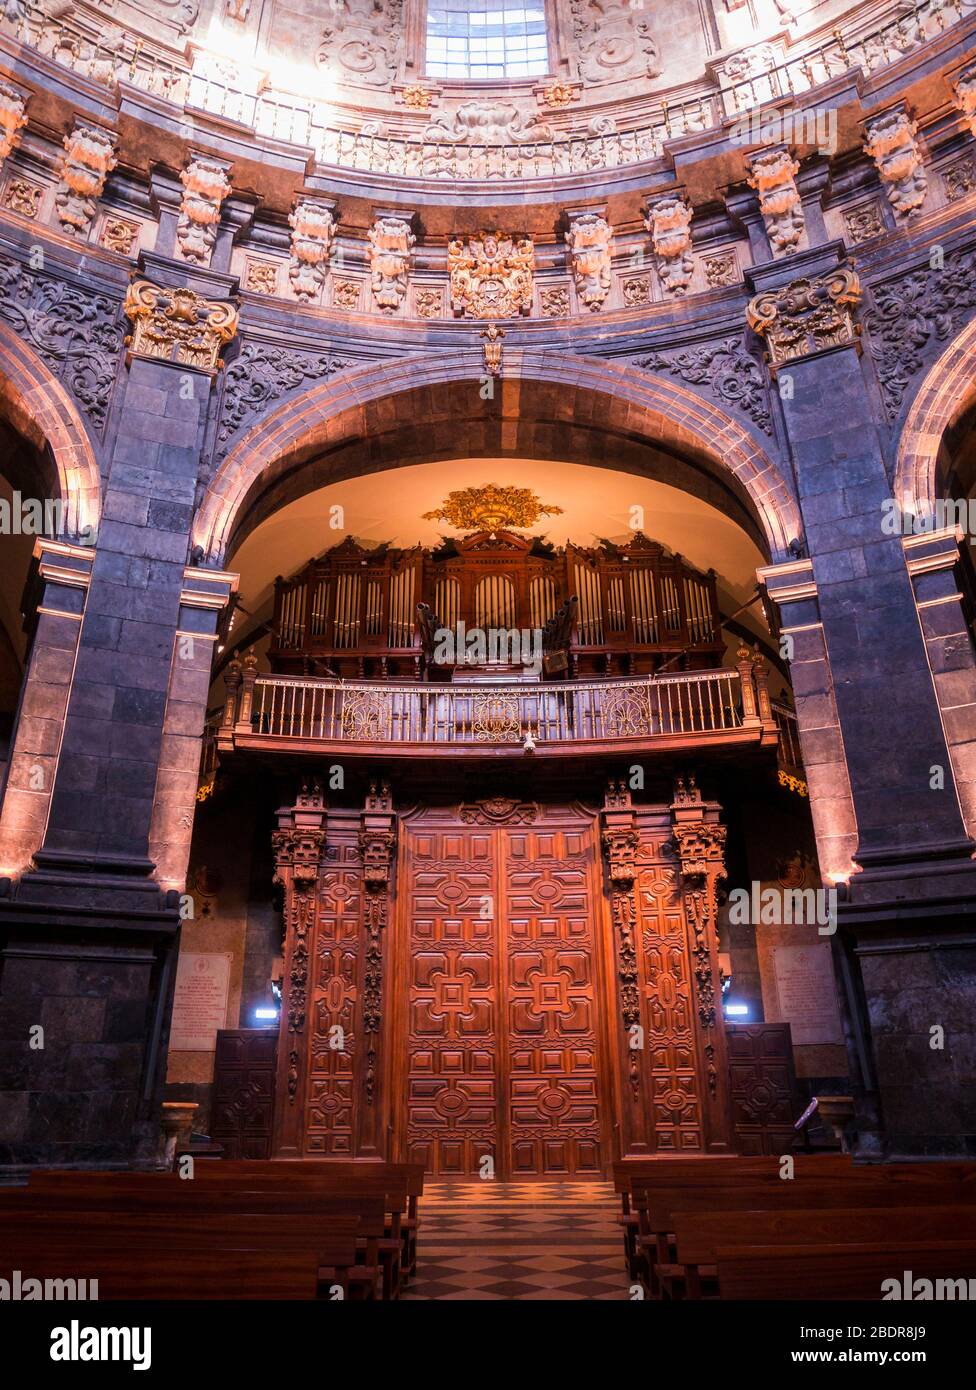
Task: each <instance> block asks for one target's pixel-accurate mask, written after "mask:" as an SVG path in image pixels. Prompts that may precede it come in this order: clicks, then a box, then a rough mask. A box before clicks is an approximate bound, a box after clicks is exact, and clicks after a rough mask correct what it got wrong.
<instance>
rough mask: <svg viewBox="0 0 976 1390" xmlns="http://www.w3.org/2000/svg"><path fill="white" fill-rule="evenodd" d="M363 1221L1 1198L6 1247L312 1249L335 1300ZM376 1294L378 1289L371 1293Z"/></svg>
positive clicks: (149, 1254) (151, 1254)
mask: <svg viewBox="0 0 976 1390" xmlns="http://www.w3.org/2000/svg"><path fill="white" fill-rule="evenodd" d="M359 1226H360V1222H359V1218H358V1217H355V1216H352V1217H351V1216H345V1215H343V1216H320V1215H312V1214H310V1213H302V1214H301V1215H299V1216H284V1217H282V1216H280V1215H275V1216H271V1215H260V1216H259V1215H255V1214H254V1213H253V1212H229V1213H220V1214H212V1213H208V1212H205V1211H194V1212H192V1213H182V1214H177V1213H174V1212H144V1213H140V1214H136V1215H131V1214H130V1213H128V1212H124V1211H123V1212H116V1211H91V1210H84V1211H82V1210H64V1211H50V1210H45V1209H39V1208H36V1207H34V1206H33V1205H31V1204H24V1203H21V1204H18V1203H16V1202H9V1201H4V1202H0V1249H2V1250H3V1251H4V1257H5V1258H7V1259H9V1258H10V1255H9V1252H10V1251H11V1250H12V1249H13V1250H16V1249H19V1248H20V1246H21V1244H22V1242H23V1241H24V1238H25V1236H26V1237H28V1238H30V1239H33V1238H34V1236H43V1237H44V1238H45V1239H48V1240H50V1241H51V1242H52V1244H56V1243H57V1242H58V1241H60V1240H62V1239H66V1240H70V1241H74V1242H77V1243H78V1244H83V1243H84V1242H85V1240H86V1239H88V1238H90V1239H91V1240H92V1241H93V1242H94V1243H95V1244H96V1245H98V1246H100V1247H104V1248H105V1249H109V1248H117V1249H120V1250H129V1251H138V1252H139V1258H141V1259H142V1260H144V1261H146V1262H148V1263H149V1264H151V1263H152V1261H153V1260H154V1259H155V1255H156V1252H157V1251H158V1250H171V1249H174V1248H178V1249H181V1250H186V1249H191V1250H192V1249H194V1248H199V1249H206V1250H220V1251H223V1252H224V1253H225V1256H226V1263H227V1265H228V1267H230V1268H233V1264H234V1257H235V1256H236V1254H237V1253H238V1252H240V1251H243V1250H253V1251H257V1252H262V1251H263V1252H267V1251H273V1250H280V1251H289V1252H292V1251H295V1252H298V1253H300V1254H301V1253H304V1252H306V1251H308V1250H314V1252H315V1255H316V1258H317V1261H318V1274H317V1278H318V1283H319V1286H320V1291H321V1296H323V1297H330V1298H331V1297H333V1294H332V1289H333V1288H334V1287H338V1288H339V1289H341V1291H342V1297H343V1298H344V1299H345V1298H348V1297H349V1291H350V1271H351V1269H352V1268H353V1266H354V1265H355V1264H356V1244H357V1239H358V1236H359ZM370 1294H372V1290H371V1291H370Z"/></svg>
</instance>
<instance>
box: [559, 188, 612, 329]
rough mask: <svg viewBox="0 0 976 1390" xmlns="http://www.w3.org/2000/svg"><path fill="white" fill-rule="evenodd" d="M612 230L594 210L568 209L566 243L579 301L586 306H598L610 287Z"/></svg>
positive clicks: (604, 219) (594, 307) (589, 307)
mask: <svg viewBox="0 0 976 1390" xmlns="http://www.w3.org/2000/svg"><path fill="white" fill-rule="evenodd" d="M612 240H613V232H612V230H611V227H610V224H609V222H608V221H607V219H606V218H605V217H603V216H601V214H600V213H597V212H571V213H570V214H569V231H568V232H567V233H566V245H567V246H568V247H569V254H570V258H571V263H572V267H573V278H574V280H575V281H576V293H577V294H578V295H579V299H580V303H581V304H585V305H586V307H587V308H588V309H591V310H596V309H599V308H600V307H601V305H602V304H603V302H604V300H605V299H606V297H607V294H608V293H609V291H610V263H611V249H610V246H611V242H612Z"/></svg>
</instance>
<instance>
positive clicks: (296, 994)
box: [271, 782, 326, 1106]
mask: <svg viewBox="0 0 976 1390" xmlns="http://www.w3.org/2000/svg"><path fill="white" fill-rule="evenodd" d="M325 815H326V807H325V798H324V796H323V794H322V788H321V786H320V785H319V783H318V782H312V783H305V784H303V786H302V789H301V791H300V792H299V794H298V798H297V800H296V802H295V805H294V806H291V807H285V808H282V810H280V811H279V812H278V828H277V830H275V831H274V832H273V833H272V837H271V839H272V848H273V851H274V857H275V877H274V881H275V883H277V884H280V885H281V886H282V887H283V888H284V890H285V989H286V994H285V995H284V996H283V998H282V1001H281V1029H280V1036H281V1040H282V1045H286V1046H287V1049H288V1056H287V1073H286V1076H287V1090H288V1104H289V1105H290V1106H291V1105H294V1104H295V1100H296V1097H297V1095H298V1087H299V1083H300V1080H301V1062H302V1040H303V1038H304V1035H305V1021H306V1011H307V1007H308V964H309V944H310V943H309V934H310V931H311V927H312V923H313V921H314V918H315V895H316V889H317V887H318V878H319V865H320V863H321V859H322V852H323V849H324V846H325ZM279 1063H280V1059H279Z"/></svg>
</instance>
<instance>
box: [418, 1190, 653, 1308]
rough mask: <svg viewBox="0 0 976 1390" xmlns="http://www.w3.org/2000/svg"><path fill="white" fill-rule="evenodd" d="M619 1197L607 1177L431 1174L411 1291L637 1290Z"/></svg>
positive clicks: (471, 1296) (599, 1294)
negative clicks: (434, 1178)
mask: <svg viewBox="0 0 976 1390" xmlns="http://www.w3.org/2000/svg"><path fill="white" fill-rule="evenodd" d="M619 1209H620V1207H619V1198H617V1197H616V1196H615V1194H614V1191H613V1188H612V1186H611V1185H610V1184H609V1183H602V1182H572V1183H570V1182H509V1183H496V1182H478V1181H472V1182H465V1183H460V1182H456V1183H448V1182H431V1183H427V1184H426V1185H425V1187H424V1195H423V1197H422V1198H421V1202H420V1229H419V1232H418V1239H417V1273H416V1275H415V1277H414V1278H413V1279H412V1280H411V1281H410V1284H409V1287H408V1289H407V1290H406V1292H405V1293H404V1295H403V1296H404V1298H405V1299H444V1300H445V1301H455V1302H463V1301H467V1300H472V1301H481V1300H497V1299H513V1298H514V1299H567V1300H579V1299H621V1300H624V1299H626V1298H627V1297H628V1281H627V1275H626V1271H625V1269H624V1261H623V1242H622V1239H621V1235H620V1227H619V1226H618V1225H617V1223H616V1215H617V1212H618V1211H619Z"/></svg>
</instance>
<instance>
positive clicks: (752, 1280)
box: [718, 1240, 976, 1316]
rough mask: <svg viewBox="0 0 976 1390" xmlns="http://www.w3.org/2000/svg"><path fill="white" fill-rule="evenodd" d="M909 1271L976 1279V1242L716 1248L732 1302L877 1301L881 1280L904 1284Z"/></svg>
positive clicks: (725, 1289)
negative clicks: (748, 1300) (903, 1281)
mask: <svg viewBox="0 0 976 1390" xmlns="http://www.w3.org/2000/svg"><path fill="white" fill-rule="evenodd" d="M905 1271H910V1273H911V1276H912V1278H913V1279H930V1280H932V1281H935V1280H938V1279H951V1280H957V1279H965V1280H967V1281H969V1280H974V1281H976V1241H972V1240H968V1241H944V1242H943V1241H940V1242H937V1243H934V1244H933V1243H932V1242H928V1241H904V1242H886V1243H878V1242H875V1243H871V1244H864V1245H782V1246H751V1247H750V1246H737V1247H735V1248H734V1249H731V1250H727V1249H724V1248H723V1247H721V1246H720V1247H719V1250H718V1279H719V1286H720V1288H721V1290H722V1297H723V1298H729V1299H737V1298H749V1299H752V1298H761V1299H777V1300H784V1299H818V1300H833V1299H870V1300H873V1301H877V1300H881V1299H882V1298H883V1293H882V1284H883V1282H884V1281H885V1280H886V1279H896V1280H898V1282H899V1284H901V1283H902V1280H903V1276H904V1273H905ZM970 1287H974V1288H976V1286H970ZM966 1296H967V1297H969V1292H968V1290H967V1294H966ZM903 1297H904V1295H903ZM902 1316H904V1314H903V1315H902Z"/></svg>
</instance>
